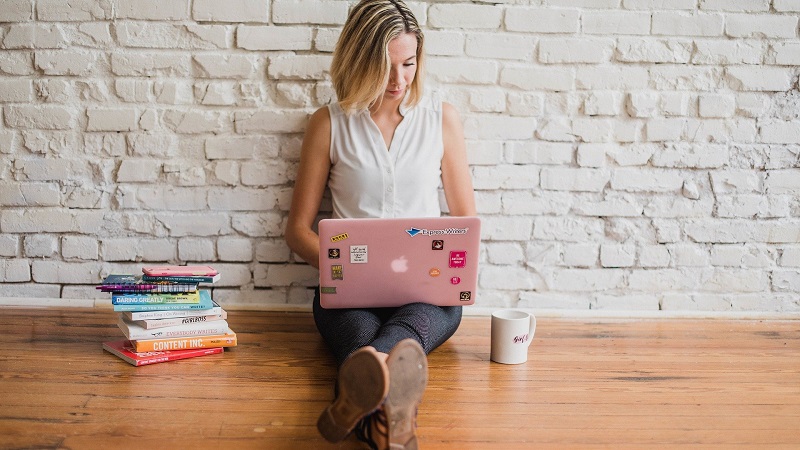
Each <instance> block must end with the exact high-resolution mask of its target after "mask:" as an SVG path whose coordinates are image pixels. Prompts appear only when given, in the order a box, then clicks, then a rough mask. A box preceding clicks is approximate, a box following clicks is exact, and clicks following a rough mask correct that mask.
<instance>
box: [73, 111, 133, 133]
mask: <svg viewBox="0 0 800 450" xmlns="http://www.w3.org/2000/svg"><path fill="white" fill-rule="evenodd" d="M86 115H87V116H88V117H89V123H88V125H87V126H86V130H87V131H133V130H135V129H136V128H137V124H138V122H139V114H138V112H137V111H136V110H135V109H88V110H87V111H86Z"/></svg>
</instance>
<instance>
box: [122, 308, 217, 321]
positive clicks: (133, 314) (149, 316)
mask: <svg viewBox="0 0 800 450" xmlns="http://www.w3.org/2000/svg"><path fill="white" fill-rule="evenodd" d="M124 314H125V317H127V318H128V320H161V319H166V318H183V317H198V316H201V315H208V314H215V315H219V314H222V308H221V307H219V306H215V307H213V308H211V309H208V310H175V311H165V310H159V311H127V312H124Z"/></svg>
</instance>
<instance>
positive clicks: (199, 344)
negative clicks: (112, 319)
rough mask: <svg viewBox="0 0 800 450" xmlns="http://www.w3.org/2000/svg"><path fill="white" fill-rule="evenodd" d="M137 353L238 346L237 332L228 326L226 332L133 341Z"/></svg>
mask: <svg viewBox="0 0 800 450" xmlns="http://www.w3.org/2000/svg"><path fill="white" fill-rule="evenodd" d="M131 344H132V345H133V348H134V349H135V351H136V352H137V353H142V352H162V351H167V350H169V351H172V350H189V349H193V348H212V347H236V344H237V339H236V333H234V332H233V330H231V329H230V328H228V332H227V333H225V334H212V335H207V336H191V337H180V338H166V339H139V340H135V341H131Z"/></svg>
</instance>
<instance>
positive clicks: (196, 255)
mask: <svg viewBox="0 0 800 450" xmlns="http://www.w3.org/2000/svg"><path fill="white" fill-rule="evenodd" d="M215 249H216V246H215V243H214V241H212V240H211V239H196V238H188V237H187V238H183V239H181V240H179V241H178V258H180V259H181V260H183V261H214V260H216V253H215Z"/></svg>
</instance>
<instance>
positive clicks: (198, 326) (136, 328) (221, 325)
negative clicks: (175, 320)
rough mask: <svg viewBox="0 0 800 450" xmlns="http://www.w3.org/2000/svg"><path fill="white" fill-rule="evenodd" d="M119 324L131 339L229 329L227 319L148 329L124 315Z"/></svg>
mask: <svg viewBox="0 0 800 450" xmlns="http://www.w3.org/2000/svg"><path fill="white" fill-rule="evenodd" d="M117 326H118V327H119V329H120V330H122V333H123V334H124V335H125V337H127V338H128V339H129V340H132V341H135V340H139V339H165V338H177V337H192V336H207V335H213V334H225V333H226V332H227V331H228V321H227V320H215V321H213V322H199V323H191V324H186V325H176V326H172V327H163V328H154V329H152V330H148V329H147V328H144V327H142V326H140V325H136V324H135V323H133V322H128V321H127V320H125V319H124V318H123V317H122V316H120V318H119V320H118V321H117Z"/></svg>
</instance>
